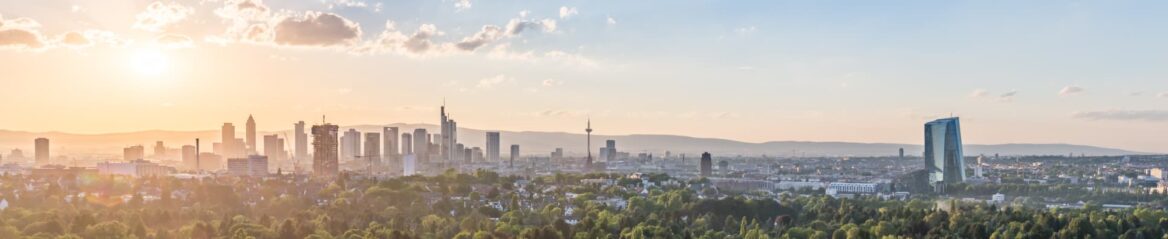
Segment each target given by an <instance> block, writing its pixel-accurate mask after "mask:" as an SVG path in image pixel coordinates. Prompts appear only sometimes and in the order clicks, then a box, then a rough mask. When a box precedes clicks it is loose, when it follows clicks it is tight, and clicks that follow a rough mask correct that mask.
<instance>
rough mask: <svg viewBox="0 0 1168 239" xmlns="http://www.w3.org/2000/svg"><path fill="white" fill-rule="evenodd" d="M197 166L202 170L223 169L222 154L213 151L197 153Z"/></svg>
mask: <svg viewBox="0 0 1168 239" xmlns="http://www.w3.org/2000/svg"><path fill="white" fill-rule="evenodd" d="M198 167H199V168H198V169H199V170H202V171H215V170H219V169H223V156H220V155H218V154H214V153H199V161H198Z"/></svg>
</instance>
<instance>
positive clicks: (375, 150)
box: [361, 132, 381, 163]
mask: <svg viewBox="0 0 1168 239" xmlns="http://www.w3.org/2000/svg"><path fill="white" fill-rule="evenodd" d="M361 157H364V158H362V159H361V160H362V161H365V162H373V163H381V133H378V132H368V133H365V155H362V156H361Z"/></svg>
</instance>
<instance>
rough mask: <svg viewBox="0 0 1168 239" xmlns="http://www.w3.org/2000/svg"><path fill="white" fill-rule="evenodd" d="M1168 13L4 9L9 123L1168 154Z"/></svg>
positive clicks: (939, 5)
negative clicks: (387, 129)
mask: <svg viewBox="0 0 1168 239" xmlns="http://www.w3.org/2000/svg"><path fill="white" fill-rule="evenodd" d="M1165 5H1168V3H1166V2H1158V1H1131V2H1078V1H1066V2H976V1H970V2H962V1H946V2H911V3H910V2H901V3H897V4H889V3H877V2H854V1H815V2H801V1H745V2H720V1H670V2H654V1H641V2H628V1H583V0H579V1H481V0H455V1H422V0H410V1H375V0H343V1H341V0H326V1H298V2H288V1H263V2H261V1H258V0H222V1H220V0H206V1H108V2H101V3H96V2H76V1H59V0H48V1H38V2H37V3H35V4H30V3H28V2H25V1H0V64H2V65H3V66H4V67H3V68H2V69H3V71H2V72H0V76H3V77H2V78H3V80H2V81H3V87H2V89H0V102H5V103H4V104H0V112H3V116H0V128H2V129H11V130H22V131H61V132H71V133H108V132H129V131H141V130H151V129H161V130H212V129H216V128H217V127H218V126H219V125H220V124H222V123H223V122H235V123H236V124H237V125H238V124H242V123H243V121H244V119H246V117H247V115H249V114H253V115H255V116H256V119H257V121H259V128H260V130H261V131H276V130H285V129H288V128H290V127H291V125H292V123H293V122H296V121H300V120H304V121H306V122H318V121H319V119H320V116H321V115H328V117H329V121H330V122H333V123H337V124H341V125H360V124H388V123H398V122H403V123H428V124H435V123H436V121H437V115H438V113H437V107H438V106H439V105H440V104H441V103H442V101H443V99H445V100H446V102H447V104H448V107H449V108H448V110H449V111H450V112H451V113H452V116H453V117H454V118H455V119H457V120H458V122H459V125H460V126H462V127H467V128H477V129H498V130H508V131H554V132H573V133H578V132H579V131H582V130H583V122H584V119H585V118H587V117H591V118H592V120H593V127H594V128H595V129H596V130H597V131H596V133H598V134H605V135H624V134H671V135H687V136H696V137H713V138H726V139H734V140H741V141H747V142H763V141H772V140H800V141H846V142H886V143H911V144H920V142H921V141H922V139H921V137H922V133H921V132H922V130H921V125H922V124H923V123H924V122H926V121H928V120H931V119H933V118H937V117H947V116H949V115H956V116H960V117H962V121H964V122H963V123H962V127H963V129H962V130H963V132H962V133H963V136H964V141H965V143H969V144H998V143H1072V144H1084V145H1095V146H1104V147H1115V148H1122V149H1128V150H1136V151H1144V152H1168V149H1166V145H1168V138H1166V137H1164V136H1165V135H1168V126H1166V123H1168V80H1166V79H1168V69H1166V68H1164V67H1163V66H1164V65H1168V64H1166V63H1168V47H1165V46H1164V44H1163V43H1164V42H1168V29H1166V28H1164V27H1163V26H1162V24H1161V23H1163V22H1168V16H1165V15H1164V14H1162V11H1160V9H1164V7H1166V6H1165Z"/></svg>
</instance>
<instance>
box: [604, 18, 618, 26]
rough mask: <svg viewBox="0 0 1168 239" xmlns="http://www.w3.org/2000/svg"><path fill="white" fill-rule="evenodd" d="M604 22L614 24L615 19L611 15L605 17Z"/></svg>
mask: <svg viewBox="0 0 1168 239" xmlns="http://www.w3.org/2000/svg"><path fill="white" fill-rule="evenodd" d="M604 22H605V23H607V24H608V25H609V26H612V25H616V19H615V18H612V17H611V16H610V17H608V19H606V20H605V21H604Z"/></svg>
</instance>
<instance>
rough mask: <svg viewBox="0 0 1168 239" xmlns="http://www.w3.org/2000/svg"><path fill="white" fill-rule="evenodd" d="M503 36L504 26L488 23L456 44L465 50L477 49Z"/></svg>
mask: <svg viewBox="0 0 1168 239" xmlns="http://www.w3.org/2000/svg"><path fill="white" fill-rule="evenodd" d="M503 36H504V34H503V28H500V27H499V26H495V25H486V26H483V27H482V29H480V30H479V32H477V33H475V34H474V35H472V36H469V37H466V38H463V39H462V41H459V42H458V43H456V44H455V46H456V47H458V49H461V50H464V51H474V50H475V49H478V48H479V47H482V46H483V45H486V44H487V43H490V42H493V41H495V40H498V39H499V38H502V37H503Z"/></svg>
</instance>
